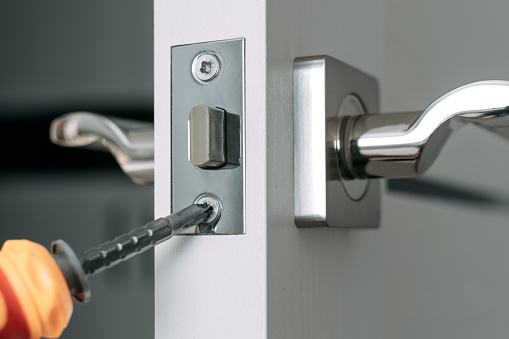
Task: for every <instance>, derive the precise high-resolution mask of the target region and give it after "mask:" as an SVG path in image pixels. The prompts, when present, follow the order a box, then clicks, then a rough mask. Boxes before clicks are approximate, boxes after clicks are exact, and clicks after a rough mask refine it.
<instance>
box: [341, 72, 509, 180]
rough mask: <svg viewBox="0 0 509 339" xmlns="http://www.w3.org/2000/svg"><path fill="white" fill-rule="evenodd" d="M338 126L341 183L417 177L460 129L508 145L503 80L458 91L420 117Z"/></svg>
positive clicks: (357, 120) (507, 92)
mask: <svg viewBox="0 0 509 339" xmlns="http://www.w3.org/2000/svg"><path fill="white" fill-rule="evenodd" d="M351 119H353V121H350V120H351ZM338 124H339V125H340V126H339V127H338V130H341V131H342V132H341V133H344V134H345V136H344V137H343V138H342V137H341V136H339V135H338V136H337V140H338V141H339V142H338V143H336V145H337V146H338V147H337V151H338V158H339V159H341V160H340V161H339V163H338V164H339V167H340V170H341V173H342V174H343V175H344V176H345V178H348V179H354V178H358V179H360V178H409V177H417V176H419V175H421V174H422V173H423V172H424V171H426V170H427V169H428V168H429V167H430V165H431V164H432V163H433V161H434V160H435V159H436V157H437V156H438V154H439V152H440V150H441V149H442V147H443V145H444V143H445V141H446V140H447V138H448V137H449V136H450V135H451V134H452V132H453V131H455V130H457V129H458V128H460V127H462V126H464V125H465V124H471V125H477V126H479V127H483V128H485V129H487V130H489V131H491V132H493V133H495V134H497V135H499V136H501V137H503V138H504V139H506V140H508V141H509V81H497V80H492V81H480V82H474V83H471V84H468V85H465V86H462V87H459V88H457V89H454V90H452V91H451V92H449V93H447V94H445V95H443V96H442V97H440V98H439V99H437V100H436V101H435V102H433V103H432V104H431V105H430V106H429V107H428V108H426V110H424V112H411V113H390V114H368V115H363V116H357V117H345V118H341V119H340V120H339V121H338ZM340 140H342V141H340ZM341 144H342V145H341ZM346 150H348V152H345V151H346Z"/></svg>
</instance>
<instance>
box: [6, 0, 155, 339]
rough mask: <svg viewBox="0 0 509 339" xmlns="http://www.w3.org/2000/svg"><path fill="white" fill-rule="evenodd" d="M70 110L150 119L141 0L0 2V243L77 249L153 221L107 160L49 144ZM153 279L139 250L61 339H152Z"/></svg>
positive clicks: (142, 194)
mask: <svg viewBox="0 0 509 339" xmlns="http://www.w3.org/2000/svg"><path fill="white" fill-rule="evenodd" d="M75 110H85V111H91V112H97V113H101V114H107V115H112V116H122V117H127V118H134V119H139V120H147V121H152V120H153V14H152V1H134V0H122V1H99V0H88V1H77V0H67V1H55V0H49V1H34V0H29V1H15V0H2V1H0V129H1V133H0V141H1V143H2V144H3V145H4V146H3V148H2V150H3V151H2V152H3V156H2V160H1V161H0V243H3V242H4V241H5V240H7V239H16V238H26V239H30V240H33V241H36V242H38V243H41V244H43V245H45V246H49V244H50V243H51V241H53V240H56V239H60V238H61V239H64V240H65V241H67V242H68V243H69V244H70V245H71V246H72V247H73V248H74V250H75V251H76V252H78V253H81V252H82V251H83V250H85V249H87V248H89V247H92V246H95V245H98V244H99V243H101V242H103V241H106V240H109V239H110V238H112V237H114V236H116V235H118V234H120V233H122V232H124V231H127V230H129V229H131V228H134V227H136V226H141V225H143V224H144V223H146V222H148V221H150V220H152V219H153V188H152V187H145V186H140V185H136V184H134V183H133V182H131V181H130V180H129V179H128V178H127V177H126V176H125V175H124V174H123V172H122V171H121V170H120V168H119V167H118V165H117V164H116V162H115V160H114V159H113V157H112V156H111V155H110V154H109V153H102V152H94V151H88V150H80V149H72V148H62V147H58V146H55V145H53V144H51V142H50V141H49V136H48V131H49V125H50V122H51V121H52V119H53V118H55V117H57V116H59V115H61V114H64V113H67V112H70V111H75ZM153 272H154V269H153V252H152V251H149V252H146V253H144V254H143V255H140V256H139V257H137V258H134V259H132V260H131V261H130V262H129V263H126V264H123V265H119V266H117V267H114V268H112V269H111V270H109V271H107V272H105V273H103V274H100V275H98V276H95V277H92V278H91V281H90V282H91V285H92V299H91V302H90V303H88V304H85V305H78V304H76V303H75V312H74V315H73V318H72V320H71V322H70V324H69V327H68V328H67V329H66V330H65V332H64V334H63V336H62V338H64V339H65V338H73V339H80V338H83V339H84V338H137V339H138V338H152V337H153V336H154V325H153V322H154V310H153V308H154V301H153V300H154V295H153V294H154V287H153V285H154V279H153V274H154V273H153Z"/></svg>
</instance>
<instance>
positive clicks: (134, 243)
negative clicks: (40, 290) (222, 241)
mask: <svg viewBox="0 0 509 339" xmlns="http://www.w3.org/2000/svg"><path fill="white" fill-rule="evenodd" d="M218 209H219V206H213V205H212V204H211V205H208V204H193V205H191V206H188V207H186V208H184V209H183V210H181V211H180V212H177V213H174V214H171V215H169V216H167V217H165V218H159V219H157V220H154V221H151V222H149V223H148V224H146V225H145V226H142V227H138V228H135V229H134V230H131V231H130V232H128V233H126V234H122V235H120V236H118V237H116V238H115V239H113V240H111V241H108V242H105V243H103V244H101V245H99V246H98V247H96V248H92V249H90V250H88V251H85V252H84V253H83V254H82V255H81V256H79V258H78V257H77V256H76V254H75V253H74V251H73V250H72V249H71V247H70V246H69V245H67V244H66V243H65V241H63V240H57V241H54V242H53V243H52V244H51V248H52V253H53V256H54V258H55V261H56V262H57V264H58V266H59V268H60V270H61V271H62V273H63V274H64V277H65V278H66V281H67V285H68V286H69V290H70V291H71V294H72V296H73V297H74V298H75V299H76V300H77V301H79V302H87V301H89V299H90V296H91V292H90V284H89V283H88V277H89V276H92V275H96V274H98V273H100V272H102V271H104V270H106V269H108V268H111V267H113V266H115V265H117V264H119V263H121V262H122V261H126V260H128V259H130V258H132V257H134V256H136V255H138V254H140V253H143V252H145V251H147V250H149V249H151V248H153V247H154V246H156V245H157V244H160V243H161V242H163V241H166V240H168V239H170V238H171V237H173V236H174V235H176V234H178V233H180V232H182V231H183V230H185V229H187V228H189V227H191V226H194V225H197V224H200V223H202V222H204V221H205V220H207V219H208V218H209V215H210V214H211V213H214V214H215V215H216V216H217V215H219V216H218V218H219V217H220V214H219V212H218Z"/></svg>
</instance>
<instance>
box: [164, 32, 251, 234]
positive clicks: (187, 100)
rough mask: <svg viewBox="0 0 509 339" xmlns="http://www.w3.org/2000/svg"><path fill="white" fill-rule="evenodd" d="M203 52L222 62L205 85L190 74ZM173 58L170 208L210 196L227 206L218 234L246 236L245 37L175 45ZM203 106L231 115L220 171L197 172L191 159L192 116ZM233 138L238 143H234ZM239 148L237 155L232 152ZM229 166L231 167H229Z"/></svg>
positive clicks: (198, 169)
mask: <svg viewBox="0 0 509 339" xmlns="http://www.w3.org/2000/svg"><path fill="white" fill-rule="evenodd" d="M203 51H210V52H213V53H214V54H215V55H217V56H218V57H219V58H220V59H221V63H222V69H221V71H220V72H219V74H218V75H217V77H216V78H215V79H214V81H211V82H209V83H207V85H203V84H201V83H198V82H197V81H196V79H195V77H194V75H193V74H194V72H189V67H190V65H192V63H193V60H194V59H195V57H196V55H198V54H199V53H201V52H203ZM171 55H172V59H171V76H172V79H171V81H172V86H171V88H172V93H171V104H172V105H171V107H172V111H171V115H172V125H171V128H172V135H171V139H172V154H171V157H172V173H171V175H172V203H173V205H172V209H173V210H178V209H181V208H183V207H185V206H187V205H189V204H190V203H192V202H193V201H194V200H195V199H196V197H197V196H199V195H200V194H202V193H205V192H208V193H211V194H213V195H215V196H217V197H219V198H220V199H221V201H222V203H223V213H222V216H221V219H220V220H219V222H218V223H217V225H216V227H215V230H214V231H215V234H242V233H244V209H245V207H244V171H245V169H244V168H245V166H244V130H245V128H244V121H245V120H244V114H245V113H244V39H233V40H226V41H218V42H210V43H200V44H192V45H185V46H174V47H172V50H171ZM193 69H194V68H193ZM201 104H203V105H207V106H210V107H216V108H219V109H223V110H224V111H226V112H227V114H226V120H227V130H226V134H227V136H226V140H225V141H226V149H227V152H226V157H227V159H226V162H227V165H225V166H223V167H221V168H219V169H217V170H215V169H207V170H204V169H201V168H197V167H195V166H193V165H192V164H191V163H190V162H189V160H188V140H189V137H190V136H189V134H188V118H189V112H190V111H191V109H192V108H193V107H195V106H197V105H201ZM228 121H231V122H233V123H232V124H230V123H228ZM232 140H233V141H234V142H233V143H230V142H231V141H232ZM235 145H236V146H235ZM235 147H236V148H237V151H235V152H233V153H232V152H230V150H232V148H233V149H235ZM230 153H231V155H230ZM168 156H170V155H168ZM229 163H231V164H232V165H231V166H228V164H229ZM235 163H236V164H235ZM168 175H170V174H168ZM185 233H190V234H196V233H198V234H209V233H208V232H207V233H201V231H200V228H197V229H196V230H194V229H193V230H191V229H190V230H189V231H188V232H185Z"/></svg>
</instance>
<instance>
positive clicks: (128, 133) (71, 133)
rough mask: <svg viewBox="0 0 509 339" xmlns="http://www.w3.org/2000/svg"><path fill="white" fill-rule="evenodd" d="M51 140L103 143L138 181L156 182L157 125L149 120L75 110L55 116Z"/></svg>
mask: <svg viewBox="0 0 509 339" xmlns="http://www.w3.org/2000/svg"><path fill="white" fill-rule="evenodd" d="M50 138H51V141H52V142H53V143H55V144H57V145H60V146H66V147H94V146H95V145H102V146H103V147H104V148H106V149H107V150H108V151H110V152H111V153H112V154H113V156H114V157H115V159H116V160H117V162H118V164H119V165H120V167H121V168H122V170H123V171H124V172H125V173H126V174H127V175H128V176H129V177H130V178H131V179H132V180H133V181H134V182H136V183H138V184H153V183H154V125H153V124H152V123H148V122H141V121H134V120H128V119H119V118H111V117H105V116H101V115H98V114H94V113H89V112H73V113H69V114H66V115H63V116H61V117H59V118H57V119H55V120H54V121H53V122H52V123H51V127H50Z"/></svg>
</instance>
